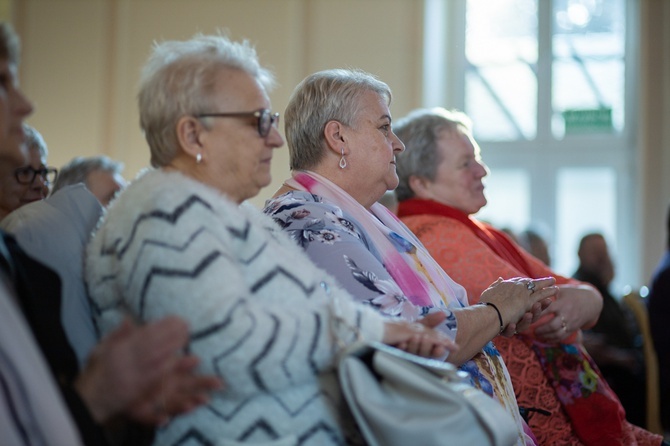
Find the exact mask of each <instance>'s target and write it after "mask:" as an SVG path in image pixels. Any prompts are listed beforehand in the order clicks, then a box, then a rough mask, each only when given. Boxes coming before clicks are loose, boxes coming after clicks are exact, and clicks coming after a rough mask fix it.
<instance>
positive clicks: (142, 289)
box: [86, 170, 384, 445]
mask: <svg viewBox="0 0 670 446" xmlns="http://www.w3.org/2000/svg"><path fill="white" fill-rule="evenodd" d="M86 257H87V258H86V280H87V285H88V289H89V292H90V295H91V298H92V300H93V306H94V311H95V318H96V322H97V324H98V325H99V327H100V329H101V330H102V333H103V334H104V333H107V332H109V331H110V330H112V329H113V328H114V327H115V326H116V325H117V324H118V323H119V322H120V321H121V319H122V318H123V316H124V315H125V314H127V312H128V311H130V312H132V313H134V315H135V316H136V317H137V318H139V319H140V320H143V321H149V320H155V319H159V318H162V317H164V316H167V315H179V316H180V317H182V318H184V319H185V320H186V321H187V322H188V323H189V325H190V333H191V338H190V343H189V350H190V351H191V352H193V353H194V354H196V355H197V356H199V357H200V358H201V360H202V362H201V366H200V371H201V372H202V373H207V374H216V375H218V376H220V377H221V378H222V379H223V380H224V381H225V383H226V387H225V389H224V390H223V391H219V392H216V393H215V394H214V395H213V396H212V399H211V401H210V403H209V404H208V405H206V406H202V407H201V408H199V409H197V410H195V411H194V412H191V413H189V414H187V415H182V416H180V417H177V418H175V419H174V420H173V421H172V422H171V423H170V424H168V425H167V426H166V427H165V428H162V429H160V430H159V431H158V433H157V437H156V442H155V443H156V444H160V445H177V444H180V445H181V444H188V445H234V444H239V443H238V442H245V443H247V442H249V443H251V444H254V443H262V444H264V445H293V444H296V445H328V444H350V443H356V442H358V437H357V434H356V433H355V429H353V428H352V421H351V418H350V416H349V414H348V412H347V410H346V408H345V406H344V405H343V404H342V402H341V397H340V394H339V389H338V386H337V383H336V378H335V374H334V370H333V366H334V360H335V357H336V354H337V350H338V347H337V346H338V345H340V343H339V342H338V338H339V339H341V340H344V341H345V343H346V342H351V341H352V340H353V338H354V333H353V332H352V329H351V328H350V327H351V326H355V327H358V328H359V330H360V332H361V334H362V335H363V336H364V337H365V338H366V339H368V340H372V341H379V340H381V338H382V336H383V329H384V328H383V319H382V316H380V315H379V314H377V313H376V312H374V311H372V310H370V309H368V308H366V307H363V306H362V305H360V304H357V303H355V302H354V301H353V300H352V298H351V296H350V295H348V294H347V292H346V291H344V290H343V289H342V288H340V287H339V286H338V285H337V284H336V282H335V280H334V279H333V278H331V277H330V276H329V275H328V274H327V273H326V272H324V271H323V270H320V269H318V268H317V267H316V266H314V264H312V263H311V261H310V260H309V259H308V258H307V256H306V255H305V254H304V253H303V252H302V251H301V250H300V248H299V247H298V246H296V245H295V244H294V243H293V242H292V241H290V240H289V239H288V238H287V237H286V236H285V235H284V233H282V232H281V230H280V228H279V227H277V226H275V224H274V222H273V221H272V220H270V219H269V218H268V217H265V216H264V215H263V214H261V213H260V211H258V210H256V209H254V208H253V207H251V206H245V205H242V206H237V205H236V204H235V203H233V202H231V201H230V200H228V199H227V198H226V197H224V196H223V195H222V194H220V193H219V192H218V191H216V190H214V189H212V188H210V187H208V186H206V185H204V184H202V183H200V182H197V181H194V180H192V179H190V178H187V177H185V176H184V175H182V174H179V173H174V172H172V173H167V172H163V171H161V170H154V171H149V172H147V173H146V174H144V175H143V176H141V177H139V178H138V179H137V180H136V181H134V182H133V183H132V184H131V185H130V186H129V187H128V189H126V190H125V191H124V192H123V193H122V194H121V195H120V196H119V197H118V199H117V200H115V202H114V203H113V204H112V206H111V208H110V209H109V211H108V213H107V214H106V216H105V217H104V219H103V220H102V221H101V224H100V226H99V228H98V230H97V232H96V234H95V236H94V238H93V239H92V241H91V243H90V244H89V246H88V248H87V256H86ZM338 314H339V315H340V317H341V318H342V319H343V320H344V321H346V324H341V323H337V321H336V318H335V316H336V315H338ZM347 325H349V326H350V327H347Z"/></svg>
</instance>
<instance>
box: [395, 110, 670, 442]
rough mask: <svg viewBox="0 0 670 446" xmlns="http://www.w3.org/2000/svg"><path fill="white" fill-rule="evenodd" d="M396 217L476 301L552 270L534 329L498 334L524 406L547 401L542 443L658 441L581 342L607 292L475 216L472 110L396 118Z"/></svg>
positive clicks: (536, 427) (478, 200) (478, 165)
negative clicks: (551, 292) (562, 272)
mask: <svg viewBox="0 0 670 446" xmlns="http://www.w3.org/2000/svg"><path fill="white" fill-rule="evenodd" d="M396 132H397V134H398V136H399V137H400V139H401V140H402V141H403V142H404V143H405V147H406V150H405V152H404V153H402V154H401V155H400V156H398V159H397V164H398V176H399V177H400V184H399V186H398V188H397V189H396V194H397V195H398V199H399V201H400V205H399V210H398V213H399V216H400V217H401V218H402V220H403V222H404V223H405V224H406V225H407V226H408V227H409V228H410V229H411V230H412V231H414V233H415V234H416V235H417V237H419V239H420V240H421V241H422V242H423V244H424V246H425V247H426V248H427V249H428V250H429V252H430V253H431V254H432V256H433V258H434V259H435V260H436V261H437V262H438V263H439V264H440V266H442V268H444V270H445V271H447V272H448V273H449V274H450V275H451V276H452V277H453V278H454V279H455V280H457V281H458V282H459V283H460V284H462V285H463V286H464V287H465V289H466V290H467V294H468V299H469V302H470V303H471V304H476V303H477V302H478V301H479V300H480V297H479V296H480V294H481V292H482V290H483V289H484V288H485V285H484V284H485V283H488V281H491V280H495V279H496V278H498V277H503V278H508V277H528V278H533V277H544V276H547V275H551V276H555V277H556V282H557V284H558V288H559V293H558V295H557V300H556V301H555V302H554V303H553V304H552V305H551V307H550V309H549V310H548V311H549V314H547V315H545V316H544V317H543V318H542V319H540V320H539V321H537V322H536V323H535V325H534V326H533V327H532V329H531V330H528V331H527V332H525V333H522V334H519V335H517V336H514V337H513V338H509V339H506V338H502V337H499V338H496V345H497V346H498V349H499V350H500V351H501V353H502V355H503V358H504V359H505V363H506V364H507V366H508V367H509V370H510V372H511V375H512V381H513V383H514V390H515V392H516V395H517V400H518V402H519V404H520V405H521V406H525V407H526V408H529V409H532V408H536V409H543V410H544V411H546V412H545V413H544V414H539V413H536V414H532V415H531V417H530V421H529V424H530V426H531V428H532V429H533V432H534V433H535V434H536V435H537V437H538V439H539V441H540V443H542V444H547V443H552V444H589V445H591V444H608V445H609V444H626V445H632V444H660V441H661V439H660V437H658V436H653V435H651V434H650V433H648V432H645V431H642V430H641V429H639V428H636V427H633V426H632V425H629V424H628V423H626V421H625V419H624V411H623V408H622V407H621V404H620V403H619V401H618V399H617V398H616V396H614V395H613V393H612V392H611V390H610V389H609V387H608V386H607V384H606V382H605V381H604V380H603V379H602V377H601V375H600V374H599V371H598V369H597V367H596V366H595V364H594V363H593V362H592V360H591V359H590V357H589V356H588V355H587V354H586V352H585V351H584V349H583V347H582V345H581V344H580V343H579V342H578V340H577V338H578V336H577V335H578V333H579V330H580V328H587V327H590V326H592V325H593V324H594V323H595V322H596V320H597V319H598V315H599V313H600V309H601V308H602V298H601V296H600V295H599V293H598V292H597V291H596V290H595V289H594V288H593V287H592V286H590V285H587V284H584V283H580V282H577V281H574V280H571V279H569V278H565V277H561V276H558V275H556V274H555V273H554V272H553V271H551V270H550V269H549V268H548V267H547V266H546V265H545V264H543V263H542V262H540V261H539V260H537V259H536V258H534V257H532V256H530V255H529V254H528V253H526V252H525V251H524V250H523V249H521V248H519V247H518V246H517V245H516V244H515V243H514V241H512V239H511V238H509V237H508V236H507V235H506V234H504V233H503V232H501V231H498V230H496V229H494V228H493V227H491V226H490V225H487V224H485V223H482V222H480V221H478V220H476V219H475V218H474V217H472V215H473V214H475V213H476V212H477V211H479V209H481V208H482V207H483V206H484V205H485V204H486V197H485V196H484V185H483V183H482V178H484V176H486V174H487V169H486V166H485V165H484V164H483V162H482V160H481V158H480V153H479V147H478V146H477V143H476V142H475V141H474V139H473V138H472V134H471V131H470V122H469V119H468V118H467V117H466V116H465V115H463V114H462V113H458V112H449V111H447V110H444V109H442V108H436V109H430V110H418V111H415V112H413V113H411V114H410V115H409V116H407V117H406V118H403V119H401V120H400V121H399V122H398V124H397V125H396Z"/></svg>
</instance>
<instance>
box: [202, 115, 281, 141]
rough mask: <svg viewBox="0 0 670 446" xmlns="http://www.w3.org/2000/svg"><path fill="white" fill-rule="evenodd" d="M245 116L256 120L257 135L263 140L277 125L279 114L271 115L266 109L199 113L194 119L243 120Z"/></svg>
mask: <svg viewBox="0 0 670 446" xmlns="http://www.w3.org/2000/svg"><path fill="white" fill-rule="evenodd" d="M246 116H253V117H255V118H256V119H258V134H259V135H260V137H261V138H265V137H266V136H268V134H269V133H270V128H272V127H273V126H274V128H277V126H278V125H279V113H272V111H271V110H268V109H267V108H262V109H260V110H256V111H250V112H237V113H200V114H199V115H196V118H244V117H246Z"/></svg>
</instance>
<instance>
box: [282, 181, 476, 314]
mask: <svg viewBox="0 0 670 446" xmlns="http://www.w3.org/2000/svg"><path fill="white" fill-rule="evenodd" d="M285 184H286V185H287V186H289V187H292V188H294V189H296V190H300V191H304V192H309V193H311V194H315V195H319V196H320V197H323V198H324V199H325V200H327V201H329V202H331V203H333V204H335V205H336V206H338V207H339V208H341V209H342V210H343V211H344V212H346V213H348V214H349V215H351V216H353V217H354V218H355V219H356V221H357V222H358V223H359V224H360V225H361V226H362V227H363V230H364V231H365V233H366V234H365V235H366V236H367V238H368V239H369V240H370V241H371V242H372V244H373V245H374V247H375V249H376V250H377V252H379V254H380V256H381V258H382V262H383V264H384V267H385V268H386V270H387V271H388V272H389V274H390V275H391V277H393V280H395V282H396V283H397V284H398V286H399V287H400V289H401V290H402V291H403V294H405V296H407V298H408V299H409V300H410V301H411V302H412V303H413V304H414V305H418V306H424V307H437V308H444V307H455V308H461V307H464V306H466V305H467V302H468V299H467V294H466V291H465V288H463V287H462V286H460V285H459V284H457V283H456V282H454V281H453V280H452V279H451V278H450V277H449V276H448V275H447V273H445V272H444V270H442V268H440V266H439V265H438V264H437V262H435V260H433V258H432V257H431V256H430V254H428V251H427V250H426V248H424V246H423V244H422V243H421V242H420V241H419V239H417V238H416V236H415V235H414V234H413V233H412V232H411V231H410V230H409V229H408V228H407V227H406V226H405V225H404V224H403V223H402V222H401V221H400V220H399V219H398V217H396V216H395V215H394V214H393V213H392V212H390V211H389V210H388V209H386V208H385V207H384V206H382V205H381V204H379V203H375V204H373V205H372V206H371V207H370V210H369V211H368V210H367V209H365V208H364V207H363V206H362V205H361V204H360V203H358V202H357V201H356V200H355V199H354V198H353V197H352V196H351V195H349V194H348V193H347V192H345V191H344V190H342V189H341V188H340V187H339V186H337V185H336V184H334V183H333V182H331V181H330V180H328V179H326V178H324V177H322V176H321V175H319V174H317V173H314V172H310V171H296V172H294V173H293V177H292V178H291V179H289V180H287V181H286V182H285Z"/></svg>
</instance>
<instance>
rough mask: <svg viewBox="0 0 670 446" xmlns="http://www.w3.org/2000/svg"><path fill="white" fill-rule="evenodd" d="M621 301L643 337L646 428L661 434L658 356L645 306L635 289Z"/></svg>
mask: <svg viewBox="0 0 670 446" xmlns="http://www.w3.org/2000/svg"><path fill="white" fill-rule="evenodd" d="M623 303H624V304H625V305H627V306H628V307H629V308H630V309H631V311H632V312H633V314H634V315H635V320H636V321H637V324H638V326H639V327H640V333H641V334H642V339H643V351H644V363H645V368H646V381H647V386H646V387H647V426H646V428H647V430H648V431H650V432H654V433H656V434H663V428H662V426H661V401H660V393H661V391H660V388H659V377H658V358H657V356H656V350H654V341H653V340H652V338H651V330H650V329H649V314H648V313H647V306H646V305H645V303H644V301H643V300H642V298H641V297H640V294H639V293H638V292H637V291H631V292H629V293H628V294H626V295H625V296H624V297H623Z"/></svg>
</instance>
